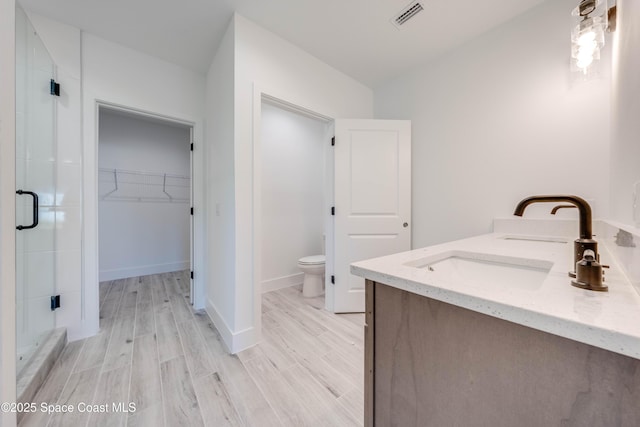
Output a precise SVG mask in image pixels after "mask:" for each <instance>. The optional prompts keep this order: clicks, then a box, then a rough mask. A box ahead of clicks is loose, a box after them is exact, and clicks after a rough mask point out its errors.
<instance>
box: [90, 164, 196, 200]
mask: <svg viewBox="0 0 640 427" xmlns="http://www.w3.org/2000/svg"><path fill="white" fill-rule="evenodd" d="M98 194H99V197H100V200H104V201H126V202H169V203H188V202H189V201H190V199H191V197H190V196H191V178H189V177H188V176H184V175H175V174H169V173H158V172H144V171H132V170H124V169H110V168H100V169H99V178H98Z"/></svg>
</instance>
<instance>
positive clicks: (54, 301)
mask: <svg viewBox="0 0 640 427" xmlns="http://www.w3.org/2000/svg"><path fill="white" fill-rule="evenodd" d="M56 308H60V295H52V296H51V311H54V310H55V309H56Z"/></svg>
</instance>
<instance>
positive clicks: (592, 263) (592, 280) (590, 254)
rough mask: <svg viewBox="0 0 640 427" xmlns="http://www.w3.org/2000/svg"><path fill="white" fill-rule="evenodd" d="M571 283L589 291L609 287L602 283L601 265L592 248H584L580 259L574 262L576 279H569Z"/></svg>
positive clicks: (607, 288) (604, 289) (603, 289)
mask: <svg viewBox="0 0 640 427" xmlns="http://www.w3.org/2000/svg"><path fill="white" fill-rule="evenodd" d="M571 285H573V286H575V287H577V288H581V289H588V290H590V291H608V290H609V287H608V286H607V285H605V284H603V274H602V265H601V264H600V263H599V262H598V260H597V255H596V253H595V251H594V250H592V249H585V251H584V253H583V254H582V259H581V260H580V261H578V262H577V263H576V279H575V280H572V281H571Z"/></svg>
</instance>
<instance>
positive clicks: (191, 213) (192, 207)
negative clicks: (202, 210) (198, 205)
mask: <svg viewBox="0 0 640 427" xmlns="http://www.w3.org/2000/svg"><path fill="white" fill-rule="evenodd" d="M191 215H193V207H192V208H191Z"/></svg>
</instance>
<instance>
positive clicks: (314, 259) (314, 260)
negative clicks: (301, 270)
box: [298, 255, 325, 264]
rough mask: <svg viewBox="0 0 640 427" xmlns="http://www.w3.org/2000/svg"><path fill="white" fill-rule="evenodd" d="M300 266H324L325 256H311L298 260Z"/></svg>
mask: <svg viewBox="0 0 640 427" xmlns="http://www.w3.org/2000/svg"><path fill="white" fill-rule="evenodd" d="M298 262H299V263H300V264H324V262H325V258H324V255H311V256H306V257H304V258H300V259H299V260H298Z"/></svg>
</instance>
